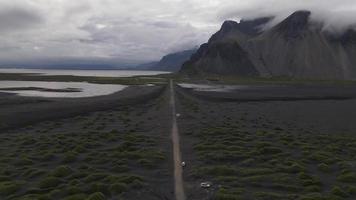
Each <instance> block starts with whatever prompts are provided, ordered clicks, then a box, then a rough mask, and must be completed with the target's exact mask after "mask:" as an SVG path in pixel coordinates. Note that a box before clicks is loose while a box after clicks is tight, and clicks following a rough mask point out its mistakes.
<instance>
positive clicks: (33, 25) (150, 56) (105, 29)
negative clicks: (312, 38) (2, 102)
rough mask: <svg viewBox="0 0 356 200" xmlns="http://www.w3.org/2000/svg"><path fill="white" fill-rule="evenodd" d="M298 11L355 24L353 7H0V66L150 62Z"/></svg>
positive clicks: (126, 0)
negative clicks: (236, 27)
mask: <svg viewBox="0 0 356 200" xmlns="http://www.w3.org/2000/svg"><path fill="white" fill-rule="evenodd" d="M299 9H309V10H311V11H313V12H314V13H315V14H314V15H313V17H314V18H315V19H323V20H324V21H325V23H326V24H327V26H330V25H335V26H336V27H338V28H340V27H345V26H347V25H350V24H352V23H354V21H353V20H355V21H356V0H248V1H247V0H0V61H1V60H2V61H4V60H26V59H43V58H101V59H106V58H110V59H111V58H115V59H118V60H123V61H130V62H144V61H151V60H157V59H159V58H160V57H161V56H163V55H164V54H167V53H171V52H175V51H179V50H185V49H189V48H193V47H194V46H197V45H200V44H201V43H203V42H205V41H207V40H208V38H209V37H210V36H211V34H212V33H214V32H216V31H217V30H218V29H219V27H220V25H221V23H222V22H223V21H224V20H226V19H233V20H238V19H239V18H240V17H250V18H251V17H256V16H264V15H277V18H276V19H277V20H280V19H282V18H283V17H285V16H287V15H289V14H291V13H292V12H293V11H295V10H299Z"/></svg>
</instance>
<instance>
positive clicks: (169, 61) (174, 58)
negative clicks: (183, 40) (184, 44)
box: [136, 49, 197, 72]
mask: <svg viewBox="0 0 356 200" xmlns="http://www.w3.org/2000/svg"><path fill="white" fill-rule="evenodd" d="M196 50H197V49H190V50H185V51H180V52H176V53H171V54H168V55H165V56H163V57H162V59H161V60H160V61H157V62H151V63H145V64H141V65H139V66H137V67H136V69H143V70H155V71H169V72H177V71H179V70H180V69H181V66H182V65H183V63H184V62H186V61H187V60H189V58H190V57H191V56H192V55H193V54H194V53H195V52H196Z"/></svg>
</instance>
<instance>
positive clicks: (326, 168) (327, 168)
mask: <svg viewBox="0 0 356 200" xmlns="http://www.w3.org/2000/svg"><path fill="white" fill-rule="evenodd" d="M318 170H319V171H321V172H324V173H328V172H330V171H331V169H330V166H329V165H327V164H325V163H321V164H319V165H318Z"/></svg>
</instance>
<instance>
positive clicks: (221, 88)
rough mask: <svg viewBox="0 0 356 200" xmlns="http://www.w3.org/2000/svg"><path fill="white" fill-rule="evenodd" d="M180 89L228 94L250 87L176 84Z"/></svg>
mask: <svg viewBox="0 0 356 200" xmlns="http://www.w3.org/2000/svg"><path fill="white" fill-rule="evenodd" d="M178 85H179V86H180V87H183V88H187V89H193V90H195V91H207V92H229V91H232V90H238V89H248V88H250V86H243V85H213V84H209V85H208V84H191V83H181V84H178Z"/></svg>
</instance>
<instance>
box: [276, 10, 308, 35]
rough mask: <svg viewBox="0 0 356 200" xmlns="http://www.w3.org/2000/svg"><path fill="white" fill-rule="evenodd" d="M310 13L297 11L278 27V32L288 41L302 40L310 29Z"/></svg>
mask: <svg viewBox="0 0 356 200" xmlns="http://www.w3.org/2000/svg"><path fill="white" fill-rule="evenodd" d="M310 15H311V12H310V11H297V12H295V13H293V14H292V15H290V16H289V17H287V18H286V19H285V20H283V21H282V22H281V23H279V24H278V25H277V26H276V29H277V31H278V32H280V33H281V34H283V35H284V37H286V38H287V39H293V38H301V37H303V33H304V31H306V30H307V29H308V26H309V18H310Z"/></svg>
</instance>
